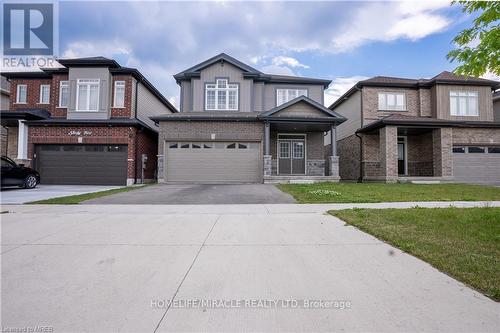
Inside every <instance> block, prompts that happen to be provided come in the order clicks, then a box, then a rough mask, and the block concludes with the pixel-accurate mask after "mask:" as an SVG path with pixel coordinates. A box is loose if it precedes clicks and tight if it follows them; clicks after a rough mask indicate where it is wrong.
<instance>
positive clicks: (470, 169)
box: [453, 146, 500, 183]
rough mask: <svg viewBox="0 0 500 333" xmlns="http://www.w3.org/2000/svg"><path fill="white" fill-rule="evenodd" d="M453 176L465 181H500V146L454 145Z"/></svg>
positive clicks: (456, 179)
mask: <svg viewBox="0 0 500 333" xmlns="http://www.w3.org/2000/svg"><path fill="white" fill-rule="evenodd" d="M453 178H454V180H455V181H457V182H463V183H500V147H491V146H490V147H481V146H454V147H453Z"/></svg>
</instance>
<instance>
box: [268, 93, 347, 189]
mask: <svg viewBox="0 0 500 333" xmlns="http://www.w3.org/2000/svg"><path fill="white" fill-rule="evenodd" d="M259 119H261V120H263V121H264V154H263V155H264V156H263V159H264V164H263V175H264V183H311V182H321V181H334V182H336V181H339V179H340V177H339V172H338V170H339V169H338V168H339V165H338V163H339V162H338V161H339V160H338V156H337V143H336V126H337V125H338V124H339V123H341V122H342V121H343V120H344V118H342V117H341V116H340V115H337V114H335V113H333V112H332V111H330V110H329V109H327V108H325V107H324V106H322V105H321V104H319V103H316V102H314V101H312V100H310V99H308V98H307V97H304V96H301V97H299V98H297V99H295V100H292V101H290V102H288V103H285V104H283V105H282V106H279V107H277V108H275V109H273V110H271V111H269V112H266V113H263V114H261V115H260V116H259Z"/></svg>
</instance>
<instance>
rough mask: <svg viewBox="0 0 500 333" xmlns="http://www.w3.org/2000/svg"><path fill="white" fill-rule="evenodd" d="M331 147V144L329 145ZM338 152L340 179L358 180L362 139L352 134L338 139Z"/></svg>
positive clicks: (328, 147)
mask: <svg viewBox="0 0 500 333" xmlns="http://www.w3.org/2000/svg"><path fill="white" fill-rule="evenodd" d="M327 149H330V145H328V146H327ZM337 153H338V155H339V175H340V179H344V180H357V179H358V178H359V171H360V170H359V168H360V159H361V157H360V139H359V138H358V137H357V136H356V135H354V134H353V135H350V136H348V137H346V138H344V139H342V140H339V141H337Z"/></svg>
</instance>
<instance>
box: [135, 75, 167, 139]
mask: <svg viewBox="0 0 500 333" xmlns="http://www.w3.org/2000/svg"><path fill="white" fill-rule="evenodd" d="M137 89H138V93H137V119H139V120H141V121H143V122H144V123H146V124H148V125H149V126H150V127H151V128H153V129H154V128H156V125H155V123H154V122H153V121H152V120H151V119H149V117H153V116H161V115H165V114H169V113H172V111H171V110H170V109H169V108H167V107H166V106H165V105H164V104H163V103H162V102H160V101H159V100H158V98H157V97H156V96H155V95H153V93H151V92H150V91H149V90H148V88H146V86H144V85H143V84H142V83H139V85H138V87H137Z"/></svg>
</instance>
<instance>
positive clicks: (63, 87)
mask: <svg viewBox="0 0 500 333" xmlns="http://www.w3.org/2000/svg"><path fill="white" fill-rule="evenodd" d="M68 101H69V84H68V81H60V82H59V107H60V108H67V107H68Z"/></svg>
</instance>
